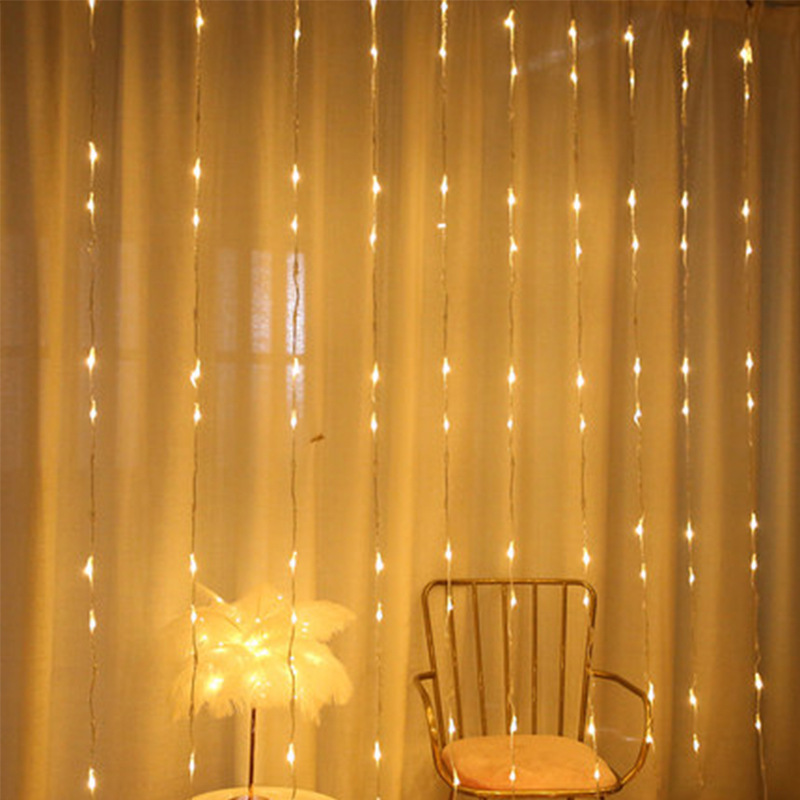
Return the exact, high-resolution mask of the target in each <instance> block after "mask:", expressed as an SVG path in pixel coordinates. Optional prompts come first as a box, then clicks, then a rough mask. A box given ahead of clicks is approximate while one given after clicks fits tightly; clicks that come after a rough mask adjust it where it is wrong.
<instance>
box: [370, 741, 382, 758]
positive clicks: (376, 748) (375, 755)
mask: <svg viewBox="0 0 800 800" xmlns="http://www.w3.org/2000/svg"><path fill="white" fill-rule="evenodd" d="M372 757H373V758H374V759H375V763H378V762H379V761H380V760H381V757H382V754H381V743H380V742H379V741H378V740H377V739H376V740H375V746H374V747H373V748H372Z"/></svg>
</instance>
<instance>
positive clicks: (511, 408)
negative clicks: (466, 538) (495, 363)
mask: <svg viewBox="0 0 800 800" xmlns="http://www.w3.org/2000/svg"><path fill="white" fill-rule="evenodd" d="M516 13H517V9H516V3H515V2H514V0H511V2H510V4H509V12H508V16H507V18H506V27H507V28H508V66H509V73H508V112H507V113H508V148H509V152H508V156H509V161H508V166H509V186H508V198H507V209H508V220H507V226H508V363H509V372H508V376H507V382H508V426H507V429H508V430H507V434H508V436H507V450H508V531H509V534H508V539H509V544H508V552H507V555H508V582H509V597H508V602H509V608H508V614H507V615H506V625H507V630H506V637H507V640H508V661H509V670H508V676H509V679H508V685H507V692H508V698H507V705H508V709H509V716H510V724H509V748H510V759H511V773H510V776H509V777H510V780H511V783H512V791H513V786H514V785H515V781H516V768H517V763H516V761H517V755H516V728H517V712H516V697H515V681H514V667H513V665H514V643H515V641H514V616H515V615H514V612H515V607H516V589H515V586H514V557H515V549H516V545H515V527H516V503H515V500H516V497H515V496H516V432H515V429H516V397H515V383H516V372H515V369H516V367H515V363H514V358H515V356H516V303H517V259H516V253H517V243H516V214H515V209H516V202H517V199H516V186H515V173H516V157H517V154H516V102H517V93H516V87H517V75H518V66H517V48H516V45H517V42H516Z"/></svg>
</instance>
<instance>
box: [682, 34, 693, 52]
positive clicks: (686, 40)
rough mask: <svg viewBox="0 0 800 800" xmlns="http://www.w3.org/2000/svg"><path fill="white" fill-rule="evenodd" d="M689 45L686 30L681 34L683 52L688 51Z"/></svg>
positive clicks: (689, 40) (689, 41)
mask: <svg viewBox="0 0 800 800" xmlns="http://www.w3.org/2000/svg"><path fill="white" fill-rule="evenodd" d="M691 43H692V42H691V39H690V38H689V30H688V29H687V30H685V31H684V32H683V39H681V48H682V49H683V51H684V52H686V50H688V49H689V45H690V44H691Z"/></svg>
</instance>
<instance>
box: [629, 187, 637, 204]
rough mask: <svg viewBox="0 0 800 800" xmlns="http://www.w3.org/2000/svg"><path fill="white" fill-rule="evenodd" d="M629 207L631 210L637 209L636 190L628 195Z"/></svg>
mask: <svg viewBox="0 0 800 800" xmlns="http://www.w3.org/2000/svg"><path fill="white" fill-rule="evenodd" d="M628 206H629V207H630V208H636V190H635V189H631V191H630V193H629V194H628Z"/></svg>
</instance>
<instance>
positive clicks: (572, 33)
mask: <svg viewBox="0 0 800 800" xmlns="http://www.w3.org/2000/svg"><path fill="white" fill-rule="evenodd" d="M567 36H569V38H570V39H572V41H573V42H574V41H575V40H576V39H577V38H578V28H577V26H576V25H575V20H574V19H573V20H571V21H570V23H569V30H568V31H567Z"/></svg>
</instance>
